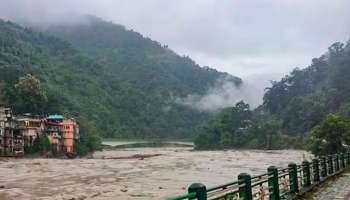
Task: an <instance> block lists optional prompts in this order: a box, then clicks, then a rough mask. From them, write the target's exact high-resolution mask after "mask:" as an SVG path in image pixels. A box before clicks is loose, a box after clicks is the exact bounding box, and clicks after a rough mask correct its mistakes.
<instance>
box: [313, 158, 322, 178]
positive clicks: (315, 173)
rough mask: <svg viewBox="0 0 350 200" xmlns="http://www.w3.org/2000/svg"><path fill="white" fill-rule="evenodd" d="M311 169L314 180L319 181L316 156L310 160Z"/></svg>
mask: <svg viewBox="0 0 350 200" xmlns="http://www.w3.org/2000/svg"><path fill="white" fill-rule="evenodd" d="M312 171H313V176H314V180H313V181H314V182H319V181H320V167H319V160H318V159H317V158H314V159H313V160H312Z"/></svg>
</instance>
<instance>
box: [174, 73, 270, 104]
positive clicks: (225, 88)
mask: <svg viewBox="0 0 350 200" xmlns="http://www.w3.org/2000/svg"><path fill="white" fill-rule="evenodd" d="M259 85H260V84H257V82H254V81H253V82H251V81H250V80H248V81H247V82H245V81H244V82H243V83H241V84H240V85H237V84H236V83H235V82H232V81H230V80H227V79H225V78H224V79H220V80H218V81H217V83H216V84H215V86H214V87H211V88H209V89H208V91H207V92H206V93H205V94H204V95H199V94H189V95H187V96H186V97H184V98H177V99H176V100H175V102H176V103H178V104H181V105H185V106H189V107H192V108H195V109H198V110H201V111H215V110H218V109H222V108H225V107H230V106H234V105H235V104H236V103H237V102H239V101H242V100H243V101H244V102H246V103H249V104H250V106H251V107H252V108H255V107H257V106H258V105H259V104H261V102H262V94H263V92H264V91H263V90H262V89H260V88H261V85H260V86H259Z"/></svg>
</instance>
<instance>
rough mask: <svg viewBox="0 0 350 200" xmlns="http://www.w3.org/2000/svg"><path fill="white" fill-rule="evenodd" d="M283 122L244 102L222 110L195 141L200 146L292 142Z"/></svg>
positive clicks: (278, 145)
mask: <svg viewBox="0 0 350 200" xmlns="http://www.w3.org/2000/svg"><path fill="white" fill-rule="evenodd" d="M280 127H281V121H280V120H278V119H273V118H269V116H266V115H262V114H259V113H258V112H254V111H252V110H250V109H249V105H248V104H246V103H244V102H243V101H240V102H238V103H237V104H236V105H235V106H234V107H232V108H226V109H224V110H222V111H221V113H220V114H219V115H218V117H217V118H216V119H215V120H214V121H212V122H211V123H210V124H209V125H208V126H207V127H206V128H205V130H204V132H203V133H202V134H200V135H199V136H198V137H197V139H196V140H195V145H196V148H197V149H227V148H261V149H278V148H284V147H287V145H289V144H288V143H285V142H286V141H288V140H289V138H288V136H285V135H283V134H282V133H281V131H280V130H281V129H280Z"/></svg>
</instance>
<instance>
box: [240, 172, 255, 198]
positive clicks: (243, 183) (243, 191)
mask: <svg viewBox="0 0 350 200" xmlns="http://www.w3.org/2000/svg"><path fill="white" fill-rule="evenodd" d="M238 184H239V189H238V190H239V191H238V193H239V199H242V200H252V199H253V194H252V177H251V176H250V175H249V174H247V173H240V174H239V175H238Z"/></svg>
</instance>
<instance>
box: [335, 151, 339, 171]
mask: <svg viewBox="0 0 350 200" xmlns="http://www.w3.org/2000/svg"><path fill="white" fill-rule="evenodd" d="M334 162H335V172H337V171H339V155H338V154H335V161H334Z"/></svg>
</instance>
